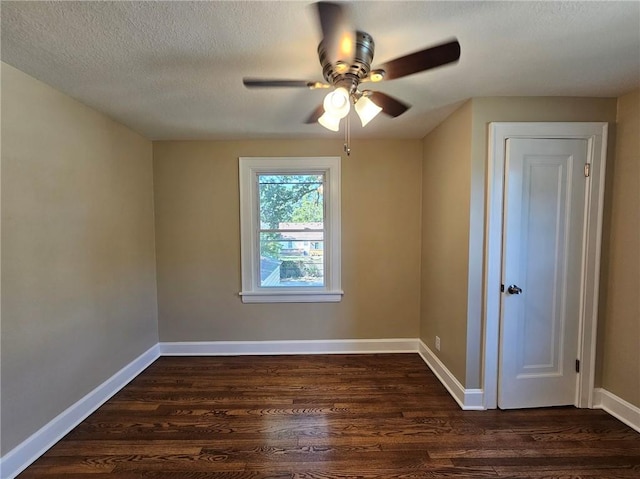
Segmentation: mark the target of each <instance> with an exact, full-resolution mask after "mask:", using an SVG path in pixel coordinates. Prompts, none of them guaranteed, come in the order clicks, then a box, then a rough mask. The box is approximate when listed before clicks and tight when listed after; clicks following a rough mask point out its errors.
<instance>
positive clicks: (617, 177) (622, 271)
mask: <svg viewBox="0 0 640 479" xmlns="http://www.w3.org/2000/svg"><path fill="white" fill-rule="evenodd" d="M608 174H609V175H610V180H611V182H610V183H608V185H607V186H610V187H611V188H610V191H609V194H608V195H607V199H608V200H610V203H611V208H610V218H609V221H608V225H609V228H608V231H605V232H604V235H608V236H607V238H606V239H607V243H608V249H607V251H606V252H604V253H605V254H606V255H607V258H606V259H607V261H606V265H607V271H605V272H604V273H605V274H603V277H604V279H603V282H602V285H601V286H602V288H604V289H605V293H606V297H605V302H604V305H603V308H602V309H601V316H600V321H601V327H600V338H599V342H600V343H601V348H600V350H599V352H600V353H601V355H600V357H599V362H600V366H601V368H600V372H601V377H600V378H599V382H600V385H601V386H602V387H603V388H605V389H606V390H608V391H610V392H612V393H614V394H616V395H617V396H619V397H621V398H622V399H624V400H626V401H628V402H630V403H631V404H633V405H635V406H637V407H640V253H639V252H640V193H639V192H640V90H635V91H634V92H632V93H629V94H627V95H624V96H622V97H620V98H619V99H618V112H617V136H616V154H615V160H614V161H613V162H612V164H611V165H610V168H609V171H608Z"/></svg>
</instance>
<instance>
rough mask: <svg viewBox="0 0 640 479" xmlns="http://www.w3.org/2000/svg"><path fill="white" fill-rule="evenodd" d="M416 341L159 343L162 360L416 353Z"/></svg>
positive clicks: (409, 339) (332, 340) (345, 340)
mask: <svg viewBox="0 0 640 479" xmlns="http://www.w3.org/2000/svg"><path fill="white" fill-rule="evenodd" d="M417 348H418V344H417V339H414V338H400V339H330V340H300V341H208V342H200V341H187V342H176V343H160V354H161V355H163V356H242V355H275V354H361V353H415V352H416V350H417Z"/></svg>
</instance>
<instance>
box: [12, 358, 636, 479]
mask: <svg viewBox="0 0 640 479" xmlns="http://www.w3.org/2000/svg"><path fill="white" fill-rule="evenodd" d="M19 477H20V479H27V478H43V479H44V478H47V479H51V478H54V477H55V478H63V479H80V478H86V479H100V478H103V477H104V478H105V479H111V478H120V479H138V478H145V479H293V478H295V479H331V478H345V479H346V478H349V479H375V478H379V479H401V478H402V479H418V478H434V477H460V478H485V477H512V478H566V479H569V478H572V479H576V478H586V477H588V478H631V477H634V478H640V434H638V433H636V432H634V431H633V430H632V429H630V428H629V427H627V426H625V425H624V424H622V423H621V422H619V421H617V420H616V419H614V418H613V417H611V416H609V415H608V414H606V413H605V412H603V411H596V410H584V409H575V408H572V407H569V408H550V409H539V410H522V411H461V410H460V409H459V407H458V405H457V404H456V403H455V402H454V401H453V399H452V398H451V397H450V396H449V394H448V393H447V392H446V390H445V389H444V388H443V387H442V385H441V384H440V383H439V382H438V380H437V379H436V378H435V377H434V376H433V374H432V373H431V372H430V371H429V369H428V368H427V366H426V365H425V364H424V362H423V361H422V360H421V359H420V357H419V356H418V355H416V354H395V355H390V354H386V355H385V354H382V355H328V356H263V357H256V356H253V357H251V356H244V357H186V358H172V357H163V358H160V359H158V360H157V361H156V362H155V363H154V364H152V365H151V366H150V367H149V368H148V369H147V370H146V371H144V372H143V373H142V374H141V375H140V376H138V377H137V378H136V379H135V380H134V381H133V382H132V383H130V384H129V385H128V386H127V387H126V388H124V389H123V390H122V391H120V392H119V393H118V394H117V395H116V396H114V397H113V398H112V399H111V400H110V401H108V402H107V403H106V404H105V405H104V406H103V407H101V408H100V409H99V410H98V411H96V412H95V413H94V414H93V415H91V416H90V417H89V418H88V419H87V420H85V421H84V422H83V423H82V424H80V425H79V426H78V427H77V428H75V429H74V430H73V431H72V432H71V433H69V434H68V435H67V436H66V437H65V438H64V439H63V440H62V441H60V442H59V443H58V444H57V445H56V446H54V447H53V448H52V449H51V450H50V451H49V452H47V453H46V454H45V455H44V456H43V457H41V458H40V459H39V460H38V461H37V462H35V463H34V464H33V465H32V466H31V467H29V468H28V469H27V470H25V471H24V472H23V473H22V474H21V475H20V476H19Z"/></svg>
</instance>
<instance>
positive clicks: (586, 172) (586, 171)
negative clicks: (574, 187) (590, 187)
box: [584, 163, 591, 178]
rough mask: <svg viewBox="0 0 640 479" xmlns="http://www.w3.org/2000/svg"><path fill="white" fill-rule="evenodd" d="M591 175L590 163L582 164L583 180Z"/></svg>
mask: <svg viewBox="0 0 640 479" xmlns="http://www.w3.org/2000/svg"><path fill="white" fill-rule="evenodd" d="M590 175H591V163H585V164H584V176H585V178H589V176H590Z"/></svg>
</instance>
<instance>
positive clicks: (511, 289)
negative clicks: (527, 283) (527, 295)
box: [507, 284, 522, 294]
mask: <svg viewBox="0 0 640 479" xmlns="http://www.w3.org/2000/svg"><path fill="white" fill-rule="evenodd" d="M507 293H509V294H520V293H522V288H519V287H518V286H516V285H515V284H512V285H511V286H509V287H508V288H507Z"/></svg>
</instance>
